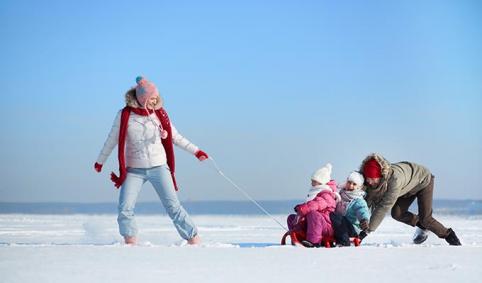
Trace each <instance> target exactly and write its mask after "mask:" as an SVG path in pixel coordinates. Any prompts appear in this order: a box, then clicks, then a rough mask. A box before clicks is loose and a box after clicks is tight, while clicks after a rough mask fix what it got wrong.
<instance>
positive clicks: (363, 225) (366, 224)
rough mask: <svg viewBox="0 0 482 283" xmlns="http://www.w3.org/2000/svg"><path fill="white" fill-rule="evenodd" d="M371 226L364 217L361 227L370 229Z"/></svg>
mask: <svg viewBox="0 0 482 283" xmlns="http://www.w3.org/2000/svg"><path fill="white" fill-rule="evenodd" d="M369 226H370V224H369V223H368V220H367V219H363V220H362V221H360V228H361V229H362V230H368V227H369Z"/></svg>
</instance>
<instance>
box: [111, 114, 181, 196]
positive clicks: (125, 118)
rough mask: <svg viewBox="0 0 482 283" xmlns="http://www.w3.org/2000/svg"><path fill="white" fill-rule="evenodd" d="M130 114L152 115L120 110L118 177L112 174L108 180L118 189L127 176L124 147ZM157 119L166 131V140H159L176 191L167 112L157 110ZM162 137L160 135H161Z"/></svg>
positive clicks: (172, 147) (169, 123) (172, 148)
mask: <svg viewBox="0 0 482 283" xmlns="http://www.w3.org/2000/svg"><path fill="white" fill-rule="evenodd" d="M131 112H134V113H136V114H137V115H141V116H148V115H150V114H151V113H152V111H147V110H145V109H140V108H133V107H130V106H126V107H124V109H122V114H121V122H120V130H119V144H118V150H119V151H118V158H119V173H120V174H119V177H118V176H117V175H116V174H114V172H112V173H111V174H110V179H111V180H112V182H114V184H115V186H116V187H117V188H119V187H120V186H121V185H122V183H124V180H125V179H126V176H127V169H126V158H125V153H124V151H125V145H126V135H127V125H128V122H129V116H130V114H131ZM155 113H156V116H157V118H159V121H161V126H162V128H163V129H164V130H166V131H167V138H165V139H161V141H162V145H163V146H164V150H165V152H166V157H167V166H169V169H170V170H171V176H172V182H173V183H174V188H175V189H176V191H177V190H178V188H177V184H176V177H174V168H175V163H174V145H173V143H172V130H171V122H170V121H169V117H168V116H167V112H166V111H165V110H164V108H161V109H159V110H155ZM161 135H162V133H161Z"/></svg>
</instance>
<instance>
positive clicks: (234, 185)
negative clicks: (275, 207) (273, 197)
mask: <svg viewBox="0 0 482 283" xmlns="http://www.w3.org/2000/svg"><path fill="white" fill-rule="evenodd" d="M209 160H211V162H212V163H213V165H214V168H215V169H216V171H217V172H218V173H219V175H221V176H222V177H223V178H224V179H226V180H227V181H228V182H229V183H231V185H233V187H235V188H236V189H237V190H238V191H239V192H241V193H242V194H243V195H244V196H245V197H246V198H247V199H249V200H250V201H251V202H252V203H254V204H255V205H256V206H257V207H258V208H259V209H261V211H263V212H264V214H266V215H268V216H269V217H270V218H271V219H273V220H274V221H275V222H276V223H278V225H279V226H280V227H281V228H283V229H284V230H286V231H289V230H288V229H287V228H286V227H285V226H283V224H281V223H280V222H279V221H278V220H277V219H276V218H274V217H273V216H272V215H271V214H270V213H269V212H268V211H266V209H264V208H263V207H262V206H261V205H260V204H259V203H258V202H257V201H256V200H254V199H253V198H252V197H251V196H250V195H248V193H246V192H245V191H244V190H243V189H241V188H240V187H239V186H238V185H236V183H234V182H233V180H231V178H229V177H228V176H226V175H225V174H224V173H223V171H221V169H220V168H219V166H218V164H217V163H216V161H215V160H214V158H212V157H211V156H210V157H209Z"/></svg>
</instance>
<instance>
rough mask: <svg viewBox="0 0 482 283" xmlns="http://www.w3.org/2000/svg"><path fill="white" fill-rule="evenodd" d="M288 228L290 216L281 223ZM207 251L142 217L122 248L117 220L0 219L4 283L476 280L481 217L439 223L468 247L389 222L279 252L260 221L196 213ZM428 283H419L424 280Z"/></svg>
mask: <svg viewBox="0 0 482 283" xmlns="http://www.w3.org/2000/svg"><path fill="white" fill-rule="evenodd" d="M275 217H276V218H277V219H278V220H279V221H280V222H282V223H284V219H285V215H276V216H275ZM193 219H194V221H195V222H196V224H197V225H198V226H199V230H200V235H201V236H202V238H203V244H202V245H201V246H197V247H193V246H186V245H185V242H184V241H181V240H180V238H179V236H178V235H177V233H176V231H175V229H174V227H173V226H172V224H171V223H170V221H169V219H168V218H167V217H166V216H143V215H141V216H138V217H137V220H138V225H139V230H140V234H139V238H140V244H139V245H138V246H135V247H131V246H126V245H123V244H122V243H121V237H120V236H119V235H118V233H117V223H116V216H115V215H20V214H2V215H0V282H69V283H73V282H83V283H85V282H176V283H178V282H273V283H275V282H276V283H278V282H290V283H292V282H305V280H314V281H317V282H333V281H332V280H336V282H348V281H349V282H480V280H481V278H482V268H481V266H482V216H481V215H477V216H439V217H438V219H439V220H440V221H441V222H442V223H444V224H445V225H447V226H448V227H452V228H453V229H454V230H455V231H456V232H457V234H458V235H459V237H460V238H461V240H462V242H463V244H464V245H463V246H462V247H450V246H448V244H447V243H446V242H445V241H444V240H441V239H438V238H437V237H436V236H435V235H433V234H432V235H431V236H430V237H429V239H428V240H427V242H426V243H425V244H423V245H421V246H415V245H413V244H411V237H412V233H413V230H414V229H413V228H411V227H408V226H406V225H403V224H400V223H397V222H395V221H393V220H392V219H390V218H387V219H385V221H384V222H383V223H382V225H381V226H380V228H379V230H378V231H377V232H376V233H373V234H371V235H369V236H368V237H367V238H366V239H365V241H364V243H363V244H362V246H361V247H358V248H355V247H350V248H333V249H324V248H320V249H306V248H297V247H292V246H280V245H279V241H280V238H281V236H282V235H283V233H284V231H283V230H282V228H281V227H279V226H278V224H276V222H274V221H273V220H272V219H270V218H268V217H264V216H249V217H242V216H220V215H210V216H200V215H197V216H196V215H194V216H193ZM419 280H423V281H419Z"/></svg>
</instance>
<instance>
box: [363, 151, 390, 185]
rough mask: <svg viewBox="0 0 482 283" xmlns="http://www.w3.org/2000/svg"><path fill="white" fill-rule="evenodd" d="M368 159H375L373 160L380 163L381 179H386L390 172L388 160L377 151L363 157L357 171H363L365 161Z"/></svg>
mask: <svg viewBox="0 0 482 283" xmlns="http://www.w3.org/2000/svg"><path fill="white" fill-rule="evenodd" d="M370 159H375V161H376V162H378V164H379V165H380V168H381V169H382V179H385V180H386V179H388V175H389V173H390V162H388V160H386V159H385V157H383V156H382V155H380V154H378V153H372V154H369V155H368V156H367V157H365V159H364V160H363V161H362V163H361V165H360V169H359V171H360V172H363V167H365V163H366V162H367V161H368V160H370Z"/></svg>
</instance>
